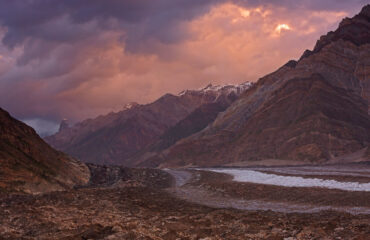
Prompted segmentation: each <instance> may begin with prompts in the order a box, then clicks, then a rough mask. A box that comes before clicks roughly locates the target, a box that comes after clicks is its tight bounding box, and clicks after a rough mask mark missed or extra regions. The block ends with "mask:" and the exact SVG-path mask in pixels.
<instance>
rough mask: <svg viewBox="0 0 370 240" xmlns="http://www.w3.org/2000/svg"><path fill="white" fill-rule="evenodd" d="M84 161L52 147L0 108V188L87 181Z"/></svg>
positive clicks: (59, 186)
mask: <svg viewBox="0 0 370 240" xmlns="http://www.w3.org/2000/svg"><path fill="white" fill-rule="evenodd" d="M89 177H90V172H89V170H88V168H87V166H86V165H85V164H82V163H80V162H78V161H77V160H75V159H73V158H71V157H69V156H67V155H66V154H64V153H61V152H59V151H56V150H54V149H53V148H52V147H50V146H49V145H48V144H47V143H45V142H44V140H42V139H41V138H40V137H39V136H38V135H37V134H36V132H35V130H33V129H32V128H31V127H29V126H27V125H26V124H24V123H22V122H20V121H18V120H16V119H14V118H13V117H11V116H10V115H9V113H7V112H6V111H4V110H2V109H1V108H0V191H5V192H9V191H10V192H13V191H19V192H27V193H41V192H48V191H55V190H64V189H68V188H71V187H73V186H75V185H82V184H85V183H87V182H88V180H89Z"/></svg>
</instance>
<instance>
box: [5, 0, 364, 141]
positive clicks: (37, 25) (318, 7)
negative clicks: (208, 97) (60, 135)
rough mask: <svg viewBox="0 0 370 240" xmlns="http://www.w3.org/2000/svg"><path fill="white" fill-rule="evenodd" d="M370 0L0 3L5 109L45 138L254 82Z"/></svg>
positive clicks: (32, 0)
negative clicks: (170, 98) (126, 111)
mask: <svg viewBox="0 0 370 240" xmlns="http://www.w3.org/2000/svg"><path fill="white" fill-rule="evenodd" d="M366 3H369V2H368V0H324V1H323V0H299V1H297V0H265V1H263V0H106V1H102V0H12V1H9V0H0V6H1V7H0V40H1V42H0V103H1V104H0V107H1V108H4V109H5V110H7V111H9V112H10V113H11V114H13V115H14V116H15V117H16V118H18V119H20V120H23V121H25V122H26V123H27V124H29V125H31V126H33V127H34V128H35V129H36V130H37V131H38V132H39V133H40V134H41V135H47V134H50V133H52V132H55V131H56V130H57V129H58V124H59V122H60V121H61V119H63V118H67V119H69V120H70V122H72V123H73V122H77V121H81V120H84V119H86V118H91V117H95V116H97V115H100V114H106V113H108V112H111V111H119V110H121V109H123V107H124V106H125V105H126V104H127V103H129V102H138V103H140V104H145V103H149V102H152V101H154V100H155V99H157V98H158V97H160V96H161V95H163V94H165V93H173V94H177V93H179V92H180V91H182V90H184V89H196V88H200V87H203V86H206V85H207V84H209V83H212V84H226V83H233V84H234V83H235V84H236V83H241V82H245V81H253V82H255V81H257V80H258V79H259V78H260V77H262V76H264V75H266V74H268V73H270V72H272V71H274V70H276V69H277V68H278V67H280V66H281V65H283V64H284V63H286V62H287V61H288V60H290V59H298V58H299V57H300V56H301V54H302V53H303V52H304V50H305V49H312V48H313V47H314V45H315V42H316V40H317V39H318V38H319V37H320V36H321V35H323V34H326V32H328V31H330V30H335V29H336V28H337V26H338V24H339V22H340V21H341V19H343V18H344V17H346V16H349V17H352V16H353V15H355V14H356V13H358V12H359V11H360V10H361V8H362V6H364V5H365V4H366Z"/></svg>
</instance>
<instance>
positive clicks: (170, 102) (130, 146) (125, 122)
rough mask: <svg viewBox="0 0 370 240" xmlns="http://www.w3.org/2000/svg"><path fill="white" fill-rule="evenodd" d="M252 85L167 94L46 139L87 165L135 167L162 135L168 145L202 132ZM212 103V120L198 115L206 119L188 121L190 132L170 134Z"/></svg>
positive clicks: (210, 86)
mask: <svg viewBox="0 0 370 240" xmlns="http://www.w3.org/2000/svg"><path fill="white" fill-rule="evenodd" d="M250 86H251V84H250V83H244V84H240V85H225V86H212V85H209V86H207V87H205V88H203V89H199V90H187V91H183V92H181V93H180V94H178V95H171V94H166V95H164V96H163V97H161V98H160V99H158V100H157V101H155V102H153V103H151V104H147V105H137V104H136V105H132V106H131V107H130V108H126V109H125V110H124V111H121V112H118V113H110V114H108V115H105V116H99V117H97V118H95V119H89V120H85V121H83V122H81V123H78V124H76V125H75V126H72V127H69V128H64V129H62V130H61V131H59V132H58V133H57V134H55V135H53V136H50V137H46V138H45V140H46V141H47V142H48V143H50V144H51V145H52V146H53V147H55V148H57V149H59V150H61V151H64V152H66V153H68V154H71V155H72V156H74V157H77V158H79V159H81V160H82V161H84V162H92V163H98V164H124V165H135V164H133V163H131V162H130V161H131V160H132V159H130V158H132V157H133V156H135V154H138V153H139V152H140V151H141V150H143V149H144V148H145V147H147V146H149V145H150V144H154V143H155V142H156V141H159V140H161V139H160V136H161V135H163V134H167V135H171V136H170V137H169V140H168V141H167V140H165V141H167V142H166V144H169V145H172V144H173V143H174V142H176V141H177V140H178V139H181V138H182V137H187V136H189V135H190V134H192V133H194V132H195V131H199V130H201V129H202V128H204V127H205V126H206V125H207V124H208V123H209V122H211V121H212V120H213V119H214V118H215V117H216V115H217V113H218V111H221V110H224V109H225V108H226V107H227V106H229V105H230V104H231V103H232V102H233V101H235V100H236V99H237V97H238V96H239V95H240V94H241V93H243V92H244V91H245V90H246V89H247V88H249V87H250ZM212 103H214V104H215V105H217V106H218V107H216V108H212V109H211V110H212V111H213V113H212V114H213V115H214V116H213V115H212V116H213V117H212V118H211V120H210V118H209V117H208V116H207V115H205V114H203V115H198V116H200V117H201V118H202V117H203V118H204V119H199V118H196V119H194V120H188V121H187V126H190V125H194V127H193V128H192V129H190V131H186V132H179V134H175V135H174V134H173V133H172V132H170V133H167V132H168V131H170V129H171V128H172V127H174V126H176V124H178V123H179V122H180V121H181V120H183V119H184V118H186V117H187V116H189V115H190V114H192V113H193V112H194V111H196V110H197V109H198V108H201V107H202V106H205V105H208V104H212ZM203 108H207V107H202V109H203ZM197 111H198V112H199V111H201V110H197ZM194 114H196V113H194ZM194 114H193V115H194ZM189 121H196V122H194V123H189ZM199 121H201V123H199ZM185 127H186V126H185ZM181 128H182V129H184V127H181ZM165 138H166V137H165ZM166 139H168V138H166ZM132 161H136V160H132Z"/></svg>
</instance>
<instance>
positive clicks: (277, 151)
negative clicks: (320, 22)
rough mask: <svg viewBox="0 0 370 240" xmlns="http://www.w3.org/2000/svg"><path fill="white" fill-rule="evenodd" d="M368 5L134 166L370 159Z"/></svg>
mask: <svg viewBox="0 0 370 240" xmlns="http://www.w3.org/2000/svg"><path fill="white" fill-rule="evenodd" d="M369 103H370V5H367V6H365V7H364V8H363V9H362V11H361V12H360V13H359V14H358V15H356V16H354V17H353V18H346V19H344V20H343V21H342V22H341V23H340V25H339V27H338V29H337V30H336V31H334V32H329V33H328V34H327V35H325V36H322V37H321V38H320V39H319V40H318V41H317V43H316V46H315V47H314V49H313V50H312V51H310V50H306V51H305V52H304V54H303V55H302V57H301V58H300V59H299V60H298V61H294V60H292V61H289V62H288V63H287V64H285V65H284V66H282V67H281V68H280V69H278V70H277V71H275V72H273V73H271V74H269V75H267V76H265V77H263V78H261V79H259V80H258V82H257V83H256V84H254V85H253V87H251V88H250V89H249V90H247V91H246V92H245V93H244V94H243V95H242V96H241V97H240V98H239V99H238V100H237V101H235V102H234V103H233V104H232V105H231V106H230V107H228V108H227V110H226V111H224V112H223V113H221V114H219V115H218V117H217V118H216V119H215V121H214V122H212V123H211V124H210V125H208V126H207V127H206V128H205V129H204V130H202V131H200V132H198V133H196V134H193V135H191V136H190V137H188V138H185V139H182V140H180V141H178V142H177V143H176V144H174V145H173V146H171V147H169V148H168V149H166V150H164V151H162V152H160V153H158V154H156V155H154V156H151V157H150V158H148V159H146V160H145V162H143V163H142V164H141V166H160V167H168V166H192V165H193V166H194V165H195V166H215V165H225V164H239V165H244V164H247V165H248V164H262V163H263V164H272V162H280V163H284V164H293V163H299V164H310V163H328V162H335V161H341V159H343V157H344V156H349V155H350V154H352V155H356V154H357V155H356V156H357V157H356V160H357V161H360V160H370V158H369V152H370V150H369V148H370V147H369V146H370V116H369V113H370V104H369Z"/></svg>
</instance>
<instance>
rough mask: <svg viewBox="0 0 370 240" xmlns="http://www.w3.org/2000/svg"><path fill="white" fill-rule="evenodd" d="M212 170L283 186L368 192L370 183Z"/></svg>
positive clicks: (244, 170) (254, 181) (244, 171)
mask: <svg viewBox="0 0 370 240" xmlns="http://www.w3.org/2000/svg"><path fill="white" fill-rule="evenodd" d="M207 170H209V171H213V172H219V173H226V174H230V175H232V176H233V177H234V179H233V180H234V181H237V182H250V183H258V184H268V185H276V186H284V187H321V188H330V189H340V190H345V191H362V192H370V183H358V182H338V181H335V180H324V179H318V178H302V177H292V176H279V175H276V174H268V173H262V172H258V171H253V170H246V169H207Z"/></svg>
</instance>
